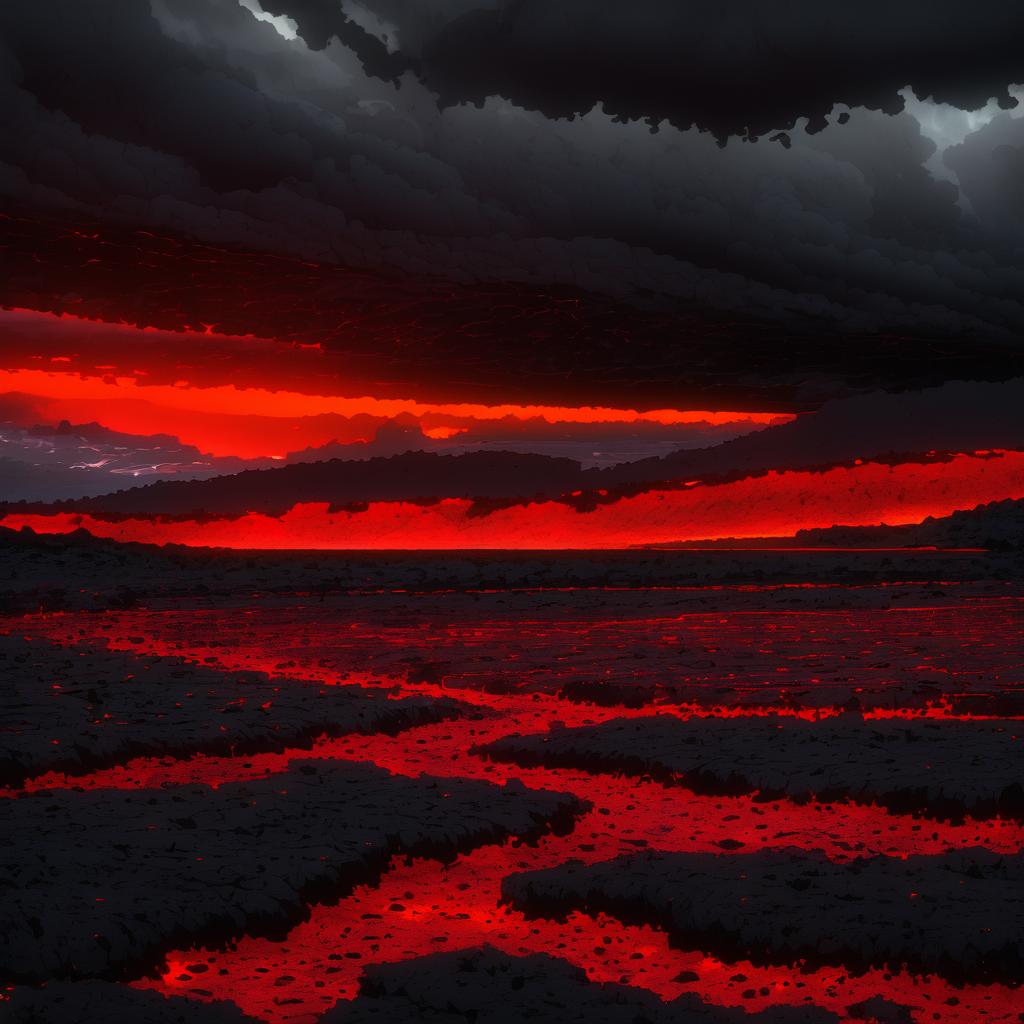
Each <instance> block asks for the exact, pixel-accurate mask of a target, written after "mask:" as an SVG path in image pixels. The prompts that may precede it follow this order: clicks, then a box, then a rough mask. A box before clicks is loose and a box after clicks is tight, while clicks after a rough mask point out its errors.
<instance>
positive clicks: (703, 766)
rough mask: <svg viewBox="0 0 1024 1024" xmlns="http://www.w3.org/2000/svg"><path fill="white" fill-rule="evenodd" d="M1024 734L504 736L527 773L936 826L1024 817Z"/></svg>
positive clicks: (959, 729)
mask: <svg viewBox="0 0 1024 1024" xmlns="http://www.w3.org/2000/svg"><path fill="white" fill-rule="evenodd" d="M1022 736H1024V724H1022V723H1021V722H1017V721H1012V720H1007V721H974V722H969V721H942V720H938V719H931V720H929V719H918V720H899V719H878V720H865V719H862V718H860V717H855V716H852V715H849V716H842V717H839V718H831V719H823V720H820V721H806V720H804V719H798V718H791V717H785V716H779V717H774V716H773V717H760V718H742V717H737V718H692V719H689V720H685V721H684V720H682V719H679V718H675V717H672V716H668V715H664V716H651V717H645V718H633V719H616V720H613V721H610V722H606V723H603V724H601V725H596V726H584V727H581V728H574V729H559V730H557V731H552V732H550V733H546V734H541V735H532V736H508V737H505V738H503V739H500V740H498V741H496V742H495V743H491V744H489V745H487V746H485V747H482V748H481V750H480V752H481V753H483V754H485V755H486V756H487V757H490V758H493V759H494V760H499V761H512V762H515V763H516V764H520V765H546V766H548V767H562V768H576V769H582V770H584V771H592V772H621V773H624V774H627V775H649V776H653V777H654V778H656V779H660V780H662V781H664V782H669V783H677V784H680V785H684V786H687V787H689V788H690V789H693V790H695V791H696V792H698V793H706V794H715V795H728V794H733V795H738V794H744V793H754V792H757V793H759V794H760V795H761V796H763V797H765V798H767V799H777V798H780V797H788V798H790V799H793V800H797V801H806V800H810V799H812V798H817V799H819V800H826V801H831V800H850V801H854V802H858V803H877V804H881V805H882V806H884V807H887V808H889V809H890V810H893V811H897V812H901V813H917V814H923V815H927V816H929V817H940V818H945V817H949V818H954V819H955V818H962V817H964V816H965V815H973V816H976V817H987V816H992V815H996V814H1000V815H1003V816H1007V817H1014V818H1017V819H1021V818H1024V757H1022V754H1024V745H1022V744H1024V739H1021V738H1019V737H1022Z"/></svg>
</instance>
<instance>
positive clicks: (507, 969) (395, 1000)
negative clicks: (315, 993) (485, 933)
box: [321, 946, 838, 1024]
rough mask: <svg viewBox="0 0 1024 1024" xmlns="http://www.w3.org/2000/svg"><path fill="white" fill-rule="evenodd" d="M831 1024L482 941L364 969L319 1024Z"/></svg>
mask: <svg viewBox="0 0 1024 1024" xmlns="http://www.w3.org/2000/svg"><path fill="white" fill-rule="evenodd" d="M522 1020H529V1021H536V1022H537V1024H577V1022H578V1024H639V1022H643V1024H833V1022H835V1021H837V1020H838V1018H837V1017H836V1016H835V1014H832V1013H829V1012H828V1011H826V1010H823V1009H821V1008H820V1007H814V1006H805V1007H778V1008H772V1009H769V1010H764V1011H762V1012H760V1013H746V1012H744V1011H743V1010H737V1009H727V1008H725V1007H721V1006H712V1005H710V1004H708V1003H704V1002H702V1001H701V1000H700V999H699V998H698V997H697V996H694V995H685V996H680V997H679V998H678V999H675V1000H673V1001H672V1002H670V1003H664V1002H662V1001H661V1000H660V999H659V998H658V997H657V996H656V995H654V994H653V993H651V992H647V991H645V990H643V989H637V988H630V987H627V986H625V985H602V984H597V983H595V982H592V981H590V980H589V979H588V978H587V975H586V972H585V971H583V970H582V969H581V968H579V967H574V966H573V965H572V964H569V963H567V962H566V961H565V960H559V959H557V958H555V957H552V956H547V955H546V954H543V953H538V954H534V955H533V956H525V957H515V956H508V955H507V954H505V953H501V952H499V951H498V950H496V949H492V948H490V947H488V946H485V947H483V948H480V949H468V950H463V951H461V952H456V953H440V954H437V955H434V956H427V957H420V958H418V959H415V960H407V961H405V962H404V963H397V964H381V965H377V966H374V967H369V968H367V970H366V971H365V973H364V975H363V980H362V984H361V986H360V993H359V996H358V997H357V998H356V999H355V1000H354V1001H353V1002H351V1003H339V1004H338V1005H337V1006H335V1008H334V1009H333V1010H330V1011H329V1012H328V1013H327V1014H326V1016H324V1017H322V1018H321V1024H378V1022H379V1024H383V1022H387V1024H421V1022H423V1021H438V1022H440V1021H444V1022H445V1024H506V1022H510V1021H522Z"/></svg>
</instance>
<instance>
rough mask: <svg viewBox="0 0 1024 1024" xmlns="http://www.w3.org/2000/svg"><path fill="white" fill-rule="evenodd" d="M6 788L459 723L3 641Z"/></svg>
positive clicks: (122, 658)
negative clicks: (166, 761) (151, 763)
mask: <svg viewBox="0 0 1024 1024" xmlns="http://www.w3.org/2000/svg"><path fill="white" fill-rule="evenodd" d="M0 677H2V679H3V687H2V690H0V718H2V719H3V721H4V729H3V731H2V732H0V784H6V785H19V784H20V783H22V782H24V781H25V779H26V778H29V777H31V776H33V775H38V774H40V773H42V772H46V771H63V772H67V773H69V774H78V773H81V772H86V771H91V770H95V769H97V768H104V767H109V766H110V765H113V764H119V763H122V762H124V761H127V760H130V759H131V758H133V757H139V756H148V755H172V756H179V755H187V754H193V753H199V752H202V753H213V754H228V753H231V752H235V753H239V754H251V753H258V752H264V751H273V750H283V749H286V748H287V747H296V746H306V745H308V744H309V743H311V742H312V740H313V739H315V738H316V737H317V736H321V735H325V734H326V735H332V736H338V735H343V734H345V733H350V732H397V731H399V730H400V729H403V728H408V727H409V726H414V725H421V724H425V723H428V722H436V721H439V720H441V719H443V718H448V717H454V716H456V715H457V714H458V713H459V712H460V710H461V709H463V708H464V707H465V705H460V704H459V703H457V702H456V701H453V700H447V699H433V698H428V697H411V698H407V699H405V700H391V699H389V697H388V694H387V692H385V691H384V690H367V689H364V688H362V687H359V686H325V685H322V684H317V683H312V682H305V681H302V680H292V679H288V680H283V679H273V678H271V677H270V676H267V675H265V674H263V673H260V672H224V671H218V670H215V669H212V668H205V667H203V666H200V665H195V664H190V663H188V662H185V661H182V660H180V659H178V658H168V657H159V656H136V655H134V654H130V653H128V654H126V653H121V652H118V651H105V650H100V649H96V648H77V647H60V646H56V645H53V644H48V643H45V642H40V641H31V640H24V639H21V638H18V637H11V636H0Z"/></svg>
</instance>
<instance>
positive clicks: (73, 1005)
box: [3, 981, 256, 1024]
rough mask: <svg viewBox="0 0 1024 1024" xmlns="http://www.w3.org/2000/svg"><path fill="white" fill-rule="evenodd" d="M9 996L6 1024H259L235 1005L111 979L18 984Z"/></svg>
mask: <svg viewBox="0 0 1024 1024" xmlns="http://www.w3.org/2000/svg"><path fill="white" fill-rule="evenodd" d="M6 995H7V996H8V997H9V999H8V1002H6V1003H4V1004H3V1016H4V1021H5V1022H6V1024H99V1022H101V1021H102V1022H103V1024H256V1022H255V1021H254V1019H253V1018H252V1017H247V1016H246V1015H245V1014H244V1013H242V1011H241V1010H240V1009H239V1008H238V1007H237V1006H235V1004H234V1003H229V1002H225V1001H223V1000H219V1001H217V1002H214V1003H200V1002H198V1001H197V1000H194V999H183V998H182V997H181V996H163V995H161V994H160V993H159V992H152V991H147V990H140V989H134V988H128V986H126V985H116V984H114V983H113V982H110V981H77V982H60V981H58V982H51V983H50V984H49V985H47V986H46V987H45V988H24V987H22V986H16V987H14V988H13V989H11V990H10V991H9V992H7V993H6Z"/></svg>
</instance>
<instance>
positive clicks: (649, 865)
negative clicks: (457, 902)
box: [502, 849, 1024, 983]
mask: <svg viewBox="0 0 1024 1024" xmlns="http://www.w3.org/2000/svg"><path fill="white" fill-rule="evenodd" d="M502 895H503V898H505V899H506V900H508V901H510V902H512V903H513V904H514V905H515V906H517V907H519V908H520V909H522V910H525V911H527V912H529V913H532V914H534V915H538V916H544V917H561V916H563V915H564V914H566V913H568V912H570V911H573V910H580V911H585V912H587V913H599V912H605V913H610V914H612V915H614V916H616V917H619V918H621V919H622V920H626V921H630V922H638V923H639V922H643V923H647V924H652V925H655V926H657V927H660V928H663V929H665V930H666V931H667V932H668V933H669V935H670V936H671V938H672V939H673V941H674V942H676V943H678V944H679V945H680V946H682V947H685V948H694V947H698V948H701V949H707V950H712V951H713V952H715V953H716V954H717V955H719V956H722V957H724V958H726V959H729V960H750V961H752V962H754V963H761V964H781V963H791V962H793V961H794V960H801V961H805V962H806V963H807V964H808V965H810V966H812V967H817V966H821V965H826V964H841V965H843V966H845V967H846V968H848V969H851V970H864V969H867V968H869V967H879V968H892V969H899V968H901V967H902V966H904V965H906V966H907V967H909V968H910V969H911V970H916V971H922V972H927V973H938V974H942V975H944V976H946V977H948V978H950V979H951V980H952V981H954V982H994V981H1001V982H1007V983H1018V982H1020V981H1024V936H1022V934H1021V931H1020V920H1021V916H1022V914H1024V855H1022V854H1016V855H1013V856H1001V855H999V854H995V853H991V852H989V851H987V850H983V849H971V850H962V851H956V852H953V853H948V854H943V855H941V856H925V855H920V856H911V857H908V858H907V859H906V860H901V859H899V858H893V857H872V858H866V859H861V860H855V861H852V862H850V863H848V864H837V863H834V862H832V861H830V860H829V859H828V858H827V857H826V856H825V855H824V854H823V853H821V852H819V851H810V852H808V851H804V850H793V849H791V850H782V851H772V852H764V853H756V854H737V855H732V856H724V855H718V854H689V853H650V854H644V855H638V856H628V857H620V858H618V859H616V860H612V861H605V862H603V863H599V864H592V865H584V864H582V863H580V862H578V861H570V862H568V863H566V864H563V865H561V866H559V867H557V868H551V869H548V870H544V871H533V872H524V873H521V874H515V875H511V876H509V877H508V878H506V879H505V881H504V882H503V884H502Z"/></svg>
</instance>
